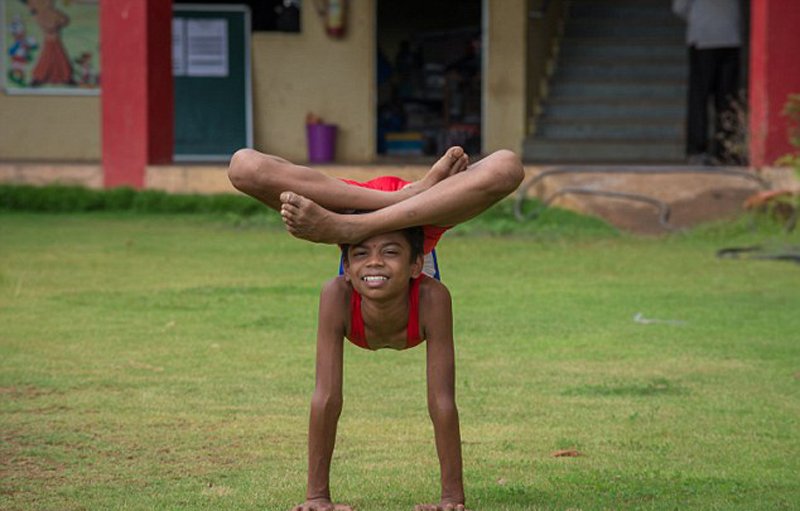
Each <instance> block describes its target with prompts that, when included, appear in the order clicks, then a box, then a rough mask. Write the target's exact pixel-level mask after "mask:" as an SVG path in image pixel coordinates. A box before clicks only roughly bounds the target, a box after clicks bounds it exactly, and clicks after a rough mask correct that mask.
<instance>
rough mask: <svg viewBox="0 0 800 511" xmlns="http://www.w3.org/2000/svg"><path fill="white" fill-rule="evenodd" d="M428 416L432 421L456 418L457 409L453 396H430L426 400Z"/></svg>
mask: <svg viewBox="0 0 800 511" xmlns="http://www.w3.org/2000/svg"><path fill="white" fill-rule="evenodd" d="M428 415H430V418H431V420H432V421H437V420H441V419H446V418H448V417H453V416H455V417H458V407H457V406H456V400H455V397H454V396H448V395H444V396H430V397H429V398H428Z"/></svg>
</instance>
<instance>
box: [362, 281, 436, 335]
mask: <svg viewBox="0 0 800 511" xmlns="http://www.w3.org/2000/svg"><path fill="white" fill-rule="evenodd" d="M424 278H428V277H427V276H426V275H425V274H424V273H423V274H422V275H420V276H419V277H417V278H415V279H413V280H412V281H411V286H410V287H409V290H408V328H407V329H406V332H407V333H406V347H405V348H404V349H408V348H413V347H414V346H416V345H417V344H419V343H421V342H422V341H423V339H422V337H421V336H420V335H419V283H420V282H421V281H422V279H424ZM366 337H367V336H366V332H365V331H364V317H363V316H362V315H361V295H360V294H358V291H356V290H355V288H354V289H353V291H352V293H351V294H350V335H348V336H347V339H348V340H349V341H350V342H352V343H353V344H355V345H356V346H359V347H361V348H364V349H367V350H371V349H372V348H370V347H369V344H367V338H366Z"/></svg>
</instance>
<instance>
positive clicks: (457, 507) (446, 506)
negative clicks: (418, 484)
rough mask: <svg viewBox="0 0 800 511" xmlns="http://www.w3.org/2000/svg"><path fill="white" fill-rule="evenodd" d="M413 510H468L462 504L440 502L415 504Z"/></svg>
mask: <svg viewBox="0 0 800 511" xmlns="http://www.w3.org/2000/svg"><path fill="white" fill-rule="evenodd" d="M414 511H469V509H467V508H466V507H465V506H464V504H455V503H453V502H441V503H439V504H417V505H416V506H414Z"/></svg>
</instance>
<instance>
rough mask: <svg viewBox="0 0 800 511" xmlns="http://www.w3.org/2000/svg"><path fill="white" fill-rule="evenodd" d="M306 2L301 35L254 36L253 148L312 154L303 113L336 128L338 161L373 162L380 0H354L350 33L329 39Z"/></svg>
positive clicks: (291, 156)
mask: <svg viewBox="0 0 800 511" xmlns="http://www.w3.org/2000/svg"><path fill="white" fill-rule="evenodd" d="M313 6H314V3H313V2H304V3H303V11H302V12H303V14H302V21H301V23H302V32H301V33H300V34H281V33H268V32H258V33H256V34H255V35H254V37H253V103H254V119H253V125H254V134H255V140H254V145H255V148H256V149H258V150H260V151H264V152H267V153H272V154H277V155H279V156H282V157H284V158H287V159H288V160H292V161H304V160H306V159H307V153H306V139H305V117H306V113H308V112H313V113H314V114H317V115H319V116H321V117H322V118H323V119H324V120H325V121H326V122H330V123H333V124H337V125H338V126H339V139H338V143H337V147H336V159H337V161H341V162H352V163H358V162H368V161H371V160H372V158H373V156H374V153H375V143H376V141H375V125H376V120H375V115H376V114H375V94H376V88H375V66H374V62H375V43H374V38H375V0H359V1H357V2H349V3H348V7H349V9H350V12H349V13H348V19H347V22H348V24H347V35H346V36H345V38H344V39H331V38H329V37H328V36H327V35H326V34H325V31H324V27H323V25H322V21H321V20H320V18H319V17H318V16H317V13H316V11H315V10H314V8H313Z"/></svg>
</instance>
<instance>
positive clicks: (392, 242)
mask: <svg viewBox="0 0 800 511" xmlns="http://www.w3.org/2000/svg"><path fill="white" fill-rule="evenodd" d="M417 259H418V260H415V261H411V246H410V245H409V243H408V240H407V239H406V237H405V236H404V235H403V234H402V233H401V232H399V231H396V232H389V233H385V234H379V235H377V236H373V237H371V238H368V239H366V240H364V241H362V242H360V243H357V244H355V245H351V246H350V248H349V250H348V254H347V258H346V260H345V265H344V267H345V275H347V277H349V279H350V282H351V283H352V285H353V287H354V288H355V289H356V291H358V292H359V293H361V294H365V293H366V294H367V295H371V294H374V292H375V291H381V293H380V294H381V295H383V294H384V293H388V294H389V295H393V294H394V293H395V292H399V291H403V290H405V289H406V288H407V287H408V282H409V280H410V279H411V278H414V277H418V276H419V272H420V271H421V269H422V265H421V262H420V261H419V259H420V258H417Z"/></svg>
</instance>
